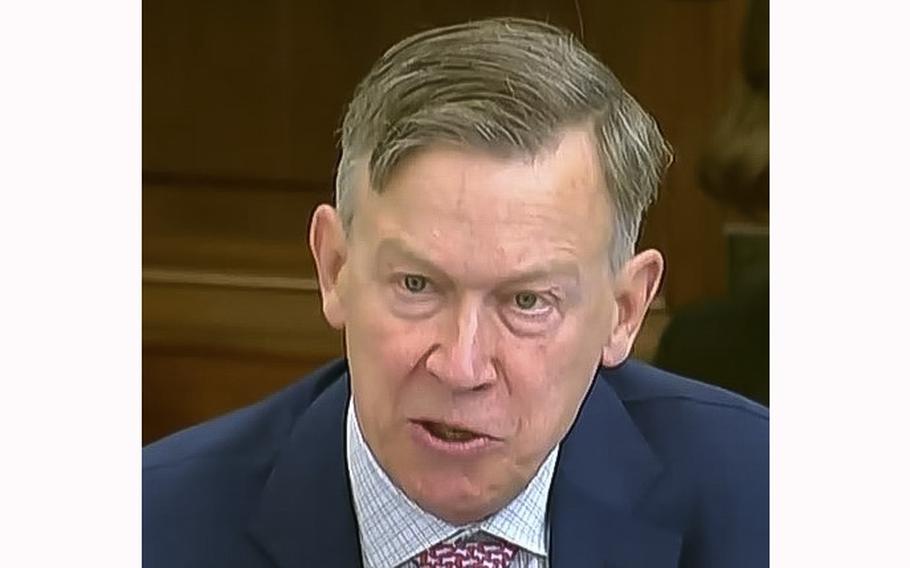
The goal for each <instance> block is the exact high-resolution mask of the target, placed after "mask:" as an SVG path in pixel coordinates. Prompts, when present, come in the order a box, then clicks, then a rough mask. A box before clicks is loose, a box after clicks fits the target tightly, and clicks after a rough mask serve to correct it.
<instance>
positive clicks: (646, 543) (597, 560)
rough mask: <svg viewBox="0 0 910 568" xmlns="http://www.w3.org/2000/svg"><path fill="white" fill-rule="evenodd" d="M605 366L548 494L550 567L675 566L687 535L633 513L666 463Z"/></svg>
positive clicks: (565, 442)
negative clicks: (625, 401) (658, 456)
mask: <svg viewBox="0 0 910 568" xmlns="http://www.w3.org/2000/svg"><path fill="white" fill-rule="evenodd" d="M611 372H612V371H609V370H606V369H604V368H601V369H600V371H599V372H598V374H597V376H596V377H595V379H594V383H593V385H592V386H591V389H590V391H588V396H587V399H586V400H585V402H584V404H583V405H582V407H581V411H580V412H579V415H578V417H577V418H576V420H575V424H574V425H573V426H572V429H571V430H570V431H569V434H568V435H567V436H566V438H565V439H564V440H563V444H562V448H561V450H560V456H559V457H560V459H559V462H558V463H557V466H556V475H555V478H554V480H553V487H552V489H551V494H550V539H551V544H550V555H551V559H552V561H553V566H555V567H556V568H559V567H562V566H604V565H606V566H611V567H615V568H626V567H636V568H642V567H652V566H653V567H661V566H676V565H677V563H678V557H679V552H680V547H681V544H682V536H681V535H679V534H676V533H674V532H672V531H669V530H666V529H663V528H660V527H656V526H654V525H652V524H649V523H648V522H647V521H645V520H642V519H641V518H640V517H639V516H638V513H639V511H638V510H637V509H636V505H637V503H638V502H639V501H640V498H641V497H643V495H644V493H645V491H646V490H647V489H648V488H650V487H651V486H652V485H653V483H654V482H655V481H656V480H657V478H658V477H659V476H660V474H661V472H662V470H663V465H662V464H661V462H660V461H659V459H658V458H657V456H656V455H655V454H654V453H653V452H652V450H651V448H650V446H649V445H648V443H647V441H646V440H645V438H644V437H643V436H642V434H641V432H640V431H639V430H638V427H637V426H636V425H635V423H634V422H633V421H632V418H631V417H630V416H629V414H628V412H627V411H626V409H625V406H624V405H623V403H622V401H621V400H620V399H619V397H618V396H617V394H616V392H615V391H614V389H613V387H612V386H611V385H610V383H609V382H608V377H609V374H610V373H611Z"/></svg>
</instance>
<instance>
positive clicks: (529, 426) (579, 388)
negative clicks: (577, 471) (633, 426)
mask: <svg viewBox="0 0 910 568" xmlns="http://www.w3.org/2000/svg"><path fill="white" fill-rule="evenodd" d="M586 331H587V330H586V329H585V328H584V326H581V325H575V326H568V327H564V328H562V329H561V330H560V331H559V332H558V333H557V334H556V335H554V336H552V337H549V338H546V339H545V340H540V341H533V342H528V341H522V342H520V343H516V344H513V345H512V346H511V347H510V351H511V356H510V357H509V362H510V364H509V365H508V366H507V376H509V377H511V379H512V385H511V387H512V399H513V404H514V405H515V408H516V412H517V414H518V415H519V416H520V417H521V418H520V423H522V424H523V426H524V428H525V429H526V430H527V431H526V432H525V436H527V438H528V439H527V440H526V441H527V442H528V443H535V442H534V440H533V439H534V438H535V437H537V438H538V440H537V442H536V443H544V441H545V440H546V441H550V440H551V439H552V438H554V437H558V436H561V435H562V434H564V432H565V430H566V429H567V428H568V427H569V426H570V425H571V423H572V421H573V420H574V418H575V415H576V413H577V411H578V408H579V407H580V405H581V401H582V399H583V398H584V395H585V393H586V392H587V390H588V387H589V386H590V384H591V380H592V377H593V376H594V371H595V369H596V368H597V362H598V361H599V359H600V345H599V341H598V340H597V338H596V336H595V335H593V334H590V333H586Z"/></svg>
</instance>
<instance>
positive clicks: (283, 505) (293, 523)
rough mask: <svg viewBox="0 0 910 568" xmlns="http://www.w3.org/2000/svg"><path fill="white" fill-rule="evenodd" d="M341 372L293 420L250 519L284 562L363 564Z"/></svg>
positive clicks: (288, 565) (288, 566)
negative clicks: (350, 474) (347, 460)
mask: <svg viewBox="0 0 910 568" xmlns="http://www.w3.org/2000/svg"><path fill="white" fill-rule="evenodd" d="M341 372H342V373H343V374H342V377H341V379H342V380H335V381H334V382H333V383H332V384H331V385H330V386H329V387H327V388H326V389H325V391H323V392H322V394H320V395H319V396H318V397H317V398H316V400H315V401H314V402H313V403H312V404H311V405H310V406H309V407H308V408H307V409H306V410H305V411H304V412H303V415H302V416H301V417H300V418H299V419H298V420H297V421H296V423H295V424H294V426H293V430H292V432H291V435H290V437H289V439H288V441H287V443H286V444H285V446H284V448H283V450H282V451H281V453H280V454H279V456H278V459H277V460H276V462H275V466H274V467H273V469H272V473H271V475H270V476H269V478H268V480H267V481H266V484H265V488H264V489H263V494H262V498H261V501H260V506H259V509H258V511H257V512H256V514H255V515H254V517H253V519H252V522H251V524H250V532H251V534H252V536H253V538H254V539H256V540H257V541H258V542H259V544H260V545H261V546H262V547H263V548H264V549H265V551H266V553H267V554H268V555H269V556H270V557H271V558H272V560H273V561H274V562H275V564H276V565H277V566H279V567H280V568H301V567H303V566H360V565H361V552H360V541H359V538H358V531H357V521H356V517H355V514H354V505H353V500H352V499H351V488H350V485H349V482H348V475H347V465H346V463H345V454H346V440H345V416H346V414H345V409H346V408H347V402H348V398H349V397H350V387H349V384H348V381H347V380H345V377H346V374H345V373H344V369H342V370H341ZM307 380H309V379H307Z"/></svg>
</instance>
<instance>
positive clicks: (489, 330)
mask: <svg viewBox="0 0 910 568" xmlns="http://www.w3.org/2000/svg"><path fill="white" fill-rule="evenodd" d="M668 162H669V151H668V149H667V146H666V144H665V143H664V141H663V140H662V138H661V136H660V133H659V131H658V129H657V126H656V124H655V123H654V121H653V120H652V119H651V118H650V117H649V116H648V115H647V114H646V113H645V112H644V111H643V110H642V109H641V108H640V107H639V106H638V105H637V104H636V103H635V101H634V100H633V99H632V98H631V97H630V96H629V95H628V94H627V93H626V92H625V91H624V90H623V89H622V87H621V86H620V84H619V83H618V81H617V80H616V79H615V77H613V75H612V74H611V73H610V72H609V71H608V70H607V69H606V68H605V67H604V66H603V65H602V64H601V63H599V62H598V61H597V60H596V59H595V58H594V57H592V56H591V55H590V54H589V53H587V52H586V51H585V50H584V49H583V48H582V47H581V46H579V44H578V43H576V41H575V40H574V39H573V38H571V37H570V36H569V35H567V34H566V33H564V32H562V31H560V30H558V29H555V28H553V27H551V26H549V25H545V24H541V23H535V22H530V21H524V20H513V19H497V20H485V21H479V22H473V23H469V24H464V25H458V26H453V27H448V28H443V29H437V30H432V31H429V32H425V33H422V34H419V35H417V36H414V37H412V38H409V39H407V40H404V41H403V42H401V43H399V44H398V45H396V46H395V47H393V48H392V49H391V50H390V51H388V52H387V53H386V54H385V55H384V56H383V57H382V58H381V60H380V61H379V62H378V63H377V64H376V66H375V67H374V68H373V70H372V71H371V72H370V73H369V75H368V76H367V77H366V78H365V79H364V80H363V82H362V83H361V84H360V86H359V87H358V89H357V91H356V93H355V95H354V99H353V101H352V103H351V105H350V107H349V109H348V112H347V115H346V117H345V120H344V127H343V134H342V157H341V162H340V165H339V169H338V178H337V196H336V207H337V208H333V207H330V206H327V205H326V206H321V207H319V208H318V209H317V210H316V212H315V213H314V215H313V220H312V225H311V231H310V245H311V248H312V251H313V255H314V258H315V259H316V266H317V271H318V275H319V285H320V290H321V295H322V307H323V312H324V314H325V317H326V319H327V320H328V322H329V323H330V324H331V325H332V326H333V327H336V328H338V329H343V330H344V336H345V340H346V351H347V358H346V360H344V361H337V362H334V363H331V364H329V365H328V366H326V367H324V368H322V369H321V370H319V371H316V372H315V373H314V374H313V375H311V376H310V377H307V378H305V379H304V380H302V381H300V382H299V383H298V384H295V385H294V386H292V387H290V388H288V389H286V390H285V391H283V392H280V393H278V394H276V395H274V396H272V397H271V398H269V399H267V400H265V401H263V402H261V403H259V404H258V405H256V406H253V407H250V408H247V409H244V410H241V411H238V412H236V413H233V414H231V415H228V416H226V417H223V418H220V419H218V420H215V421H213V422H211V423H208V424H204V425H201V426H198V427H196V428H193V429H190V430H188V431H185V432H182V433H179V434H176V435H174V436H172V437H170V438H168V439H165V440H163V441H161V442H158V443H156V444H154V445H152V446H150V447H148V448H146V449H145V453H144V456H143V459H144V479H143V481H144V493H143V516H144V535H143V538H144V547H143V554H144V560H145V565H146V566H168V567H175V566H245V567H247V566H263V567H264V566H278V567H283V568H290V567H293V566H307V567H309V566H360V565H363V566H370V567H386V568H392V567H414V566H419V567H423V566H512V567H525V566H528V567H530V566H534V567H543V566H556V567H561V566H569V567H582V566H623V567H632V566H634V567H647V566H737V567H743V566H759V565H765V564H767V556H768V550H767V546H768V543H767V539H768V526H767V522H768V501H767V496H768V480H767V475H768V471H767V466H768V455H767V452H768V447H767V443H768V428H767V412H766V411H765V410H764V409H763V408H762V407H760V406H757V405H755V404H752V403H750V402H748V401H746V400H745V399H743V398H740V397H737V396H735V395H732V394H729V393H726V392H724V391H721V390H719V389H716V388H712V387H707V386H704V385H701V384H698V383H695V382H692V381H689V380H686V379H683V378H680V377H676V376H672V375H669V374H666V373H663V372H661V371H658V370H656V369H654V368H651V367H648V366H646V365H644V364H641V363H637V362H634V361H629V362H626V359H627V357H628V355H629V352H630V350H631V348H632V343H633V341H634V339H635V336H636V334H637V333H638V330H639V328H640V326H641V322H642V319H643V318H644V315H645V313H646V311H647V308H648V305H649V303H650V302H651V300H652V299H653V297H654V295H655V293H656V292H657V289H658V286H659V283H660V279H661V275H662V271H663V260H662V258H661V256H660V254H659V253H658V252H656V251H654V250H647V251H643V252H640V253H638V254H634V244H635V241H636V238H637V234H638V229H639V224H640V221H641V217H642V214H643V213H644V211H645V208H646V207H647V205H648V204H649V203H650V202H651V201H652V200H653V199H654V197H655V196H656V192H657V186H658V182H659V180H660V177H661V175H662V174H663V171H664V169H665V168H666V166H667V164H668Z"/></svg>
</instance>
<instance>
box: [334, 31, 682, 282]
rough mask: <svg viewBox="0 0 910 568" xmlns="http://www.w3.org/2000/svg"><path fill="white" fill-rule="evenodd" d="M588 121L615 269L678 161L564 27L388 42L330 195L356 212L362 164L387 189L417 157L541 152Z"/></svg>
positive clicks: (361, 96) (359, 93) (354, 115)
mask: <svg viewBox="0 0 910 568" xmlns="http://www.w3.org/2000/svg"><path fill="white" fill-rule="evenodd" d="M572 126H588V127H590V128H591V132H592V135H593V137H594V139H595V140H596V141H597V147H598V154H599V157H600V162H601V169H602V171H603V174H604V179H605V181H606V185H607V188H608V191H609V193H610V197H611V198H612V203H613V204H614V205H615V207H614V209H615V211H616V219H614V226H615V228H614V233H613V235H612V236H611V243H612V246H611V251H610V265H611V267H612V268H613V270H614V271H615V270H618V269H619V268H620V267H621V266H622V265H623V264H624V263H625V262H626V261H627V260H628V259H629V258H631V257H632V255H633V254H634V252H635V242H636V240H637V238H638V232H639V228H640V225H641V220H642V216H643V215H644V212H645V210H646V209H647V207H648V205H650V204H651V202H653V201H654V199H655V198H656V197H657V189H658V185H659V184H660V180H661V178H662V177H663V174H664V172H665V171H666V169H667V167H668V166H669V164H670V162H671V161H672V154H671V151H670V147H669V146H668V145H667V143H666V141H664V139H663V137H662V136H661V134H660V130H659V129H658V126H657V123H656V122H655V121H654V119H653V118H651V116H649V115H648V114H647V113H646V112H645V111H644V110H643V109H642V108H641V107H640V106H639V105H638V103H637V102H636V101H635V100H634V99H633V98H632V96H631V95H629V93H627V92H626V91H625V90H624V89H623V87H622V85H621V84H620V83H619V80H617V79H616V77H615V76H614V75H613V73H612V72H610V70H609V69H607V68H606V66H604V65H603V64H602V63H601V62H600V61H598V60H597V59H596V58H595V57H594V56H593V55H592V54H590V53H589V52H588V51H586V50H585V48H584V47H583V46H582V45H581V44H580V43H579V42H578V41H577V40H576V39H575V37H574V36H572V35H571V34H570V33H569V32H567V31H565V30H562V29H559V28H556V27H554V26H551V25H549V24H545V23H542V22H536V21H532V20H524V19H517V18H494V19H487V20H480V21H476V22H469V23H464V24H459V25H454V26H449V27H444V28H438V29H433V30H429V31H425V32H422V33H419V34H417V35H414V36H412V37H410V38H407V39H405V40H403V41H401V42H399V43H398V44H397V45H395V46H393V47H392V48H391V49H389V50H388V51H387V52H386V53H385V54H384V55H383V56H382V57H381V58H380V59H379V61H378V62H377V63H376V64H375V65H374V67H373V69H372V70H371V71H370V72H369V74H367V76H366V77H365V78H364V79H363V81H361V83H360V84H359V85H358V86H357V88H356V90H355V92H354V97H353V100H352V101H351V103H350V105H349V106H348V110H347V114H346V115H345V117H344V123H343V125H342V136H341V161H340V163H339V165H338V174H337V177H336V182H335V191H336V194H335V200H336V206H337V208H338V211H339V214H340V216H341V219H342V223H343V225H344V227H345V230H346V231H347V230H349V228H350V225H351V222H352V220H353V217H354V210H353V205H354V203H353V202H354V199H353V195H354V193H355V192H354V191H353V189H354V188H353V184H354V179H355V177H356V176H355V170H356V169H357V168H358V167H360V165H361V164H362V163H367V164H368V167H369V169H368V170H367V172H368V176H369V184H370V186H371V187H372V188H373V189H374V190H375V191H382V188H383V185H384V183H385V182H386V181H387V180H388V178H389V176H390V175H391V173H392V172H393V170H394V169H395V168H396V167H397V166H398V165H400V164H401V163H402V161H403V160H404V159H405V158H406V157H408V156H410V155H412V154H413V153H414V152H416V151H418V150H420V149H424V148H427V147H429V146H431V145H433V144H438V143H454V144H458V145H461V146H464V147H470V148H477V149H482V150H484V151H489V152H491V153H495V154H497V155H502V156H506V157H511V156H516V155H517V156H524V157H534V156H536V155H538V154H539V153H540V152H541V151H542V150H544V149H546V148H548V147H551V146H553V145H555V144H556V143H558V142H559V139H560V137H561V136H560V135H561V134H562V132H563V131H564V129H566V128H568V127H572Z"/></svg>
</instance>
